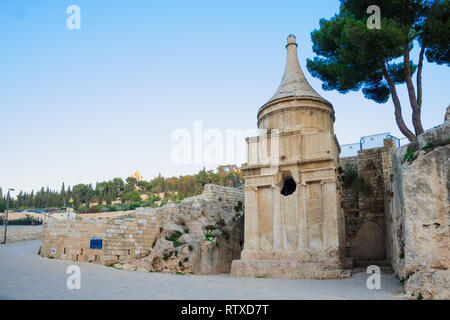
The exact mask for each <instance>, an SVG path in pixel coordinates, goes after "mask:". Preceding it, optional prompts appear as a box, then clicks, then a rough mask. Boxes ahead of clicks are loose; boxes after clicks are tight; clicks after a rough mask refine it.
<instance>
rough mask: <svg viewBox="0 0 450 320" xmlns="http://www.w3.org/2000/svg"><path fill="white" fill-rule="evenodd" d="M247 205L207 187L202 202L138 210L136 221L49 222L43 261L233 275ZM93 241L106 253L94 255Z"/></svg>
mask: <svg viewBox="0 0 450 320" xmlns="http://www.w3.org/2000/svg"><path fill="white" fill-rule="evenodd" d="M243 200H244V195H243V191H242V190H240V189H235V188H226V187H219V186H212V185H206V186H205V192H204V194H203V195H202V196H195V197H192V198H188V199H185V200H184V201H183V202H182V203H180V204H174V203H171V204H168V205H166V206H164V207H161V208H137V209H136V213H135V216H134V217H133V218H124V219H82V220H79V219H78V220H54V221H49V222H48V223H46V224H45V225H44V237H43V241H42V247H41V255H42V256H44V257H53V258H56V259H65V260H72V261H84V262H93V263H100V264H105V265H113V264H115V265H116V267H118V268H121V269H129V270H140V271H162V272H182V273H219V272H229V271H230V267H231V262H232V260H233V259H238V258H239V257H240V252H241V250H242V247H241V244H242V242H243V241H242V232H243V231H242V230H241V229H243V224H242V219H243V211H242V210H243V208H242V207H241V206H240V205H239V202H241V204H243ZM177 232H179V234H177V237H176V240H175V241H174V239H175V238H173V234H174V233H175V234H176V233H177ZM207 234H208V235H207ZM91 238H102V241H103V247H102V249H90V240H91Z"/></svg>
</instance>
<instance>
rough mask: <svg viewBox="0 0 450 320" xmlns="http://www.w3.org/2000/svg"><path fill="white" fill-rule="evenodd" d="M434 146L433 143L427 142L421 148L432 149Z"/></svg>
mask: <svg viewBox="0 0 450 320" xmlns="http://www.w3.org/2000/svg"><path fill="white" fill-rule="evenodd" d="M433 148H434V144H433V143H431V142H430V143H427V144H426V145H425V146H424V147H423V148H422V150H427V149H433Z"/></svg>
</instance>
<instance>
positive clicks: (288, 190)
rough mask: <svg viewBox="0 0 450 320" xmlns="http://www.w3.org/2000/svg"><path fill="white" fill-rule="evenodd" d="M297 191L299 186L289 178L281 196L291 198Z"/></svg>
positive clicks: (285, 182)
mask: <svg viewBox="0 0 450 320" xmlns="http://www.w3.org/2000/svg"><path fill="white" fill-rule="evenodd" d="M295 189H297V184H296V183H295V181H294V179H292V178H287V179H286V180H284V184H283V188H282V189H281V194H282V195H283V196H289V195H291V194H293V193H294V192H295Z"/></svg>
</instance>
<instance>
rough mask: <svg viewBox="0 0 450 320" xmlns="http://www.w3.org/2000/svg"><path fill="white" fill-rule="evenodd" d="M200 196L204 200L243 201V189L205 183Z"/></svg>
mask: <svg viewBox="0 0 450 320" xmlns="http://www.w3.org/2000/svg"><path fill="white" fill-rule="evenodd" d="M202 198H203V199H204V200H206V201H214V200H215V201H224V202H229V203H235V202H237V201H241V202H243V201H244V191H243V190H242V189H238V188H230V187H222V186H218V185H215V184H207V185H205V187H204V190H203V193H202Z"/></svg>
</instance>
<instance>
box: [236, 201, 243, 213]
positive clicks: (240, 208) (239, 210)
mask: <svg viewBox="0 0 450 320" xmlns="http://www.w3.org/2000/svg"><path fill="white" fill-rule="evenodd" d="M242 209H243V204H242V201H240V200H238V202H237V204H236V206H235V207H234V211H236V212H241V211H242Z"/></svg>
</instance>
